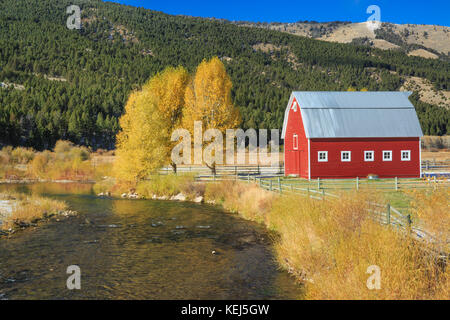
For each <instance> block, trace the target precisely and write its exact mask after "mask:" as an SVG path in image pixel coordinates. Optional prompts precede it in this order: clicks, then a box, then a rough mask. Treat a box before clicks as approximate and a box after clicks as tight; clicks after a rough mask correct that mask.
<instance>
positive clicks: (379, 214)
mask: <svg viewBox="0 0 450 320" xmlns="http://www.w3.org/2000/svg"><path fill="white" fill-rule="evenodd" d="M196 180H197V181H210V182H211V181H219V180H240V181H244V182H247V183H255V184H257V185H258V186H259V187H260V188H263V189H265V190H268V191H271V192H277V193H280V194H297V195H300V196H305V197H309V198H312V199H316V200H327V199H330V198H339V196H338V195H335V194H332V193H330V192H327V191H325V188H323V187H322V186H321V185H320V182H319V188H310V187H303V186H300V185H296V184H294V183H286V181H283V179H282V177H281V176H278V177H276V178H273V177H271V178H264V177H262V176H258V175H251V174H247V175H245V174H238V173H236V174H234V175H198V176H196ZM396 180H397V179H396ZM319 181H320V180H319ZM397 182H398V181H397ZM366 210H367V212H369V213H370V214H371V218H372V219H373V220H375V221H377V222H379V223H381V224H383V225H387V226H391V227H394V228H396V229H397V230H398V231H400V232H402V233H405V234H407V235H409V236H411V237H412V238H413V239H416V240H420V241H425V242H428V243H438V241H437V240H436V239H435V238H434V237H433V235H432V234H430V233H429V232H427V231H426V230H425V229H423V227H422V226H421V223H420V221H419V220H417V219H416V220H415V221H413V219H412V218H411V215H410V214H402V213H401V212H400V211H399V210H397V209H396V208H394V207H392V206H391V205H390V204H389V203H387V204H380V203H374V202H367V208H366ZM439 247H441V248H445V247H448V243H445V244H444V246H441V245H440V246H439ZM434 253H435V254H436V253H437V255H438V256H440V257H441V258H442V257H443V258H445V259H446V258H447V256H448V252H446V251H445V252H441V251H440V252H437V251H434Z"/></svg>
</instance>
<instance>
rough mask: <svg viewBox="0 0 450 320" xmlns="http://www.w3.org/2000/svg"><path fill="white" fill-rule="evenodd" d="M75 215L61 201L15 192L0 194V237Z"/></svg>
mask: <svg viewBox="0 0 450 320" xmlns="http://www.w3.org/2000/svg"><path fill="white" fill-rule="evenodd" d="M74 215H76V212H74V211H72V210H69V209H68V207H67V204H66V203H65V202H63V201H57V200H52V199H49V198H47V197H40V196H36V195H28V194H23V193H17V192H4V193H0V237H2V236H9V235H11V234H13V233H16V232H17V231H19V230H23V229H27V228H30V227H38V226H39V224H41V223H44V222H46V221H48V220H51V219H55V220H57V221H59V219H62V218H67V217H70V216H74Z"/></svg>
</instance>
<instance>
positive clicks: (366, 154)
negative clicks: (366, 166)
mask: <svg viewBox="0 0 450 320" xmlns="http://www.w3.org/2000/svg"><path fill="white" fill-rule="evenodd" d="M374 159H375V156H374V152H373V151H364V161H374Z"/></svg>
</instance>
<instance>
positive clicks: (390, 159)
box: [381, 150, 392, 161]
mask: <svg viewBox="0 0 450 320" xmlns="http://www.w3.org/2000/svg"><path fill="white" fill-rule="evenodd" d="M385 152H389V154H390V155H391V157H390V158H389V159H385V158H384V153H385ZM381 157H382V158H383V161H392V150H383V154H382V155H381Z"/></svg>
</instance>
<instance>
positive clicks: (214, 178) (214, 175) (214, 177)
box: [213, 172, 216, 181]
mask: <svg viewBox="0 0 450 320" xmlns="http://www.w3.org/2000/svg"><path fill="white" fill-rule="evenodd" d="M213 180H214V181H216V173H215V172H214V173H213Z"/></svg>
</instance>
